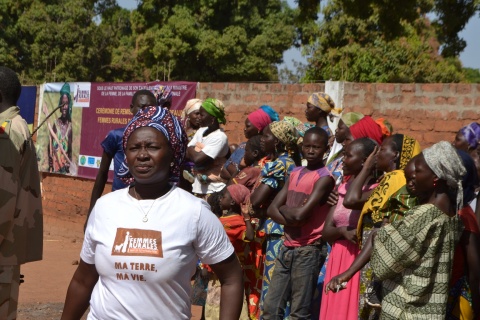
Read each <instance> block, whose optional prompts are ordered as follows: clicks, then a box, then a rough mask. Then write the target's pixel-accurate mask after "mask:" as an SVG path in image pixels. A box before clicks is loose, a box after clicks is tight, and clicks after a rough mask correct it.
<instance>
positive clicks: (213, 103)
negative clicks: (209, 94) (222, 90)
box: [202, 98, 227, 124]
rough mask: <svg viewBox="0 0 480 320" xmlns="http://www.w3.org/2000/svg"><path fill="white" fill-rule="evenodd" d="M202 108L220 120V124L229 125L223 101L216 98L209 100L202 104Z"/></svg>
mask: <svg viewBox="0 0 480 320" xmlns="http://www.w3.org/2000/svg"><path fill="white" fill-rule="evenodd" d="M202 108H203V109H205V111H207V112H208V114H209V115H211V116H212V117H215V118H216V119H217V120H218V123H220V124H225V123H227V120H226V119H225V107H224V105H223V102H222V101H220V100H218V99H214V98H207V99H205V101H203V102H202Z"/></svg>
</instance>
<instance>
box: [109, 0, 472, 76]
mask: <svg viewBox="0 0 480 320" xmlns="http://www.w3.org/2000/svg"><path fill="white" fill-rule="evenodd" d="M117 2H118V4H119V5H120V6H121V7H123V8H126V9H135V8H136V7H137V1H136V0H117ZM287 2H288V4H289V5H290V6H292V7H293V6H295V5H296V4H295V0H287ZM479 30H480V15H479V14H478V13H477V14H476V15H475V16H473V17H472V18H470V20H469V22H468V23H467V25H466V26H465V29H464V30H463V31H462V32H460V37H461V38H463V39H464V40H465V41H467V47H466V48H465V50H464V51H463V52H462V53H461V54H460V60H461V61H462V64H463V66H464V67H467V68H475V69H480V32H479ZM283 61H284V63H283V64H281V65H280V66H279V67H280V68H283V67H284V66H287V67H288V68H289V69H293V62H292V61H298V62H302V63H306V58H305V57H302V54H301V52H300V50H299V49H296V48H291V49H289V50H287V51H285V52H284V54H283Z"/></svg>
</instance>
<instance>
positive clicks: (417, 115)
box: [43, 83, 480, 236]
mask: <svg viewBox="0 0 480 320" xmlns="http://www.w3.org/2000/svg"><path fill="white" fill-rule="evenodd" d="M324 88H325V86H324V84H292V85H283V84H277V83H275V84H264V83H200V84H199V86H198V89H197V97H198V98H200V99H205V98H207V97H213V98H217V99H220V100H222V101H223V102H224V104H225V106H226V113H227V125H226V126H225V131H226V133H227V135H228V137H229V141H230V142H231V143H238V142H241V141H243V140H244V137H243V123H244V121H245V118H246V116H247V114H248V113H250V112H252V111H253V110H255V109H257V108H258V107H259V106H260V105H262V104H268V105H271V106H273V107H274V108H275V110H277V111H278V112H279V114H280V115H281V116H294V117H297V118H299V119H301V120H302V121H305V116H304V110H305V103H306V102H307V98H308V96H309V94H310V93H312V92H318V91H324ZM344 109H345V110H346V111H357V112H362V113H364V114H366V115H371V116H373V117H374V118H380V117H384V118H386V119H388V120H389V121H390V122H391V124H392V125H393V128H394V132H399V133H404V134H409V135H411V136H413V137H415V138H416V139H418V140H419V141H420V143H421V145H422V147H427V146H429V145H431V144H433V143H435V142H437V141H440V140H448V141H452V140H453V138H454V136H455V133H456V132H457V131H458V130H459V129H460V128H461V127H462V126H464V125H465V124H468V123H470V122H472V121H479V119H480V113H479V111H480V84H370V83H345V87H344ZM92 187H93V181H90V180H85V179H77V178H71V177H66V176H60V175H51V174H43V199H44V209H45V210H44V211H45V218H46V224H45V228H46V231H47V232H49V230H50V229H51V228H54V225H53V222H52V223H50V222H51V221H53V220H55V221H61V223H62V226H63V227H62V228H61V229H60V230H59V229H58V228H55V230H52V232H56V233H57V232H64V233H68V234H70V235H71V234H75V235H78V236H81V235H82V231H83V229H82V226H83V222H84V220H85V216H86V214H87V210H88V205H89V201H90V192H91V189H92ZM110 188H111V187H110V185H107V187H106V190H105V191H106V192H108V191H109V190H110Z"/></svg>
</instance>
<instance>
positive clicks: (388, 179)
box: [357, 135, 422, 244]
mask: <svg viewBox="0 0 480 320" xmlns="http://www.w3.org/2000/svg"><path fill="white" fill-rule="evenodd" d="M402 136H403V142H402V145H401V146H398V147H399V150H400V162H399V163H400V164H399V166H398V168H397V170H394V171H392V172H389V173H386V174H385V175H384V176H383V178H382V180H381V181H380V183H379V184H378V186H377V187H376V188H375V189H374V190H373V192H372V194H371V195H370V197H369V198H368V200H367V202H365V204H364V205H363V209H362V212H361V214H360V218H359V219H358V225H357V239H358V242H359V244H361V240H362V232H363V222H364V217H365V215H368V214H370V215H371V217H372V221H373V223H374V224H375V223H377V222H381V221H382V220H383V211H382V210H383V209H385V208H386V207H387V206H386V205H387V204H388V201H389V200H390V197H391V196H392V195H393V194H394V193H396V192H397V191H398V190H399V189H400V188H402V187H403V186H404V185H405V184H406V183H407V180H406V179H405V173H404V172H403V169H405V167H406V165H407V163H408V162H409V161H410V159H412V158H413V157H415V156H416V155H417V154H419V153H420V152H421V151H422V149H421V148H420V144H419V143H418V141H417V140H416V139H414V138H412V137H409V136H407V135H402ZM390 209H391V208H390Z"/></svg>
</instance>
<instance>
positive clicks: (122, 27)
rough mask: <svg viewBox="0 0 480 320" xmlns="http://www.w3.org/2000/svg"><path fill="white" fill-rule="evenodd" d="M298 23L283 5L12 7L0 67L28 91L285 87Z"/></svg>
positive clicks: (2, 27) (13, 2) (271, 0)
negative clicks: (235, 84)
mask: <svg viewBox="0 0 480 320" xmlns="http://www.w3.org/2000/svg"><path fill="white" fill-rule="evenodd" d="M294 18H295V15H294V10H292V9H290V8H289V7H288V6H287V5H286V3H284V2H282V1H281V0H262V1H251V0H238V1H234V2H232V1H225V0H200V1H173V0H167V1H164V0H162V1H160V0H144V1H140V2H139V6H138V8H137V10H133V11H131V12H130V11H128V10H125V9H122V8H120V7H119V6H118V5H117V3H116V1H115V0H30V1H27V0H3V1H1V2H0V64H1V65H8V66H10V67H12V68H13V69H15V70H16V71H17V72H18V73H19V74H21V75H22V81H23V82H24V83H25V82H29V83H39V82H43V81H71V80H75V81H134V80H136V81H150V80H155V79H157V78H160V79H167V80H192V81H248V80H252V81H253V80H256V81H259V80H266V81H267V80H277V79H278V75H277V67H276V65H277V64H279V63H281V62H282V54H283V52H284V51H285V50H286V49H288V48H290V47H291V46H292V44H293V43H294V40H295V35H296V34H295V27H294V23H293V22H294Z"/></svg>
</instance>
